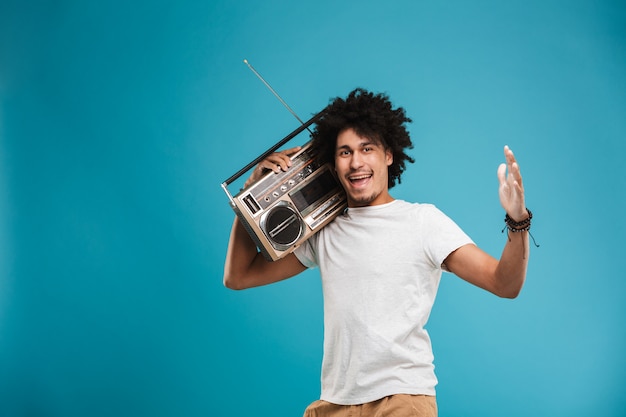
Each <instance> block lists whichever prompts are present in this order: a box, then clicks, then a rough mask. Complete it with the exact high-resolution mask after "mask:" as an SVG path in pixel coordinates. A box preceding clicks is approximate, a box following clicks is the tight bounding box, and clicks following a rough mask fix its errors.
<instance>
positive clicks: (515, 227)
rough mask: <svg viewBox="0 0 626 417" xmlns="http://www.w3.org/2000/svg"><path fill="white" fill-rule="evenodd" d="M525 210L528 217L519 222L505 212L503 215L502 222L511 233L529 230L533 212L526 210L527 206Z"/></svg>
mask: <svg viewBox="0 0 626 417" xmlns="http://www.w3.org/2000/svg"><path fill="white" fill-rule="evenodd" d="M526 211H528V217H527V218H526V219H524V220H522V221H520V222H516V221H515V220H513V219H512V218H511V216H509V214H508V213H507V214H506V216H505V217H504V223H505V224H506V228H507V229H509V230H510V231H511V232H513V233H517V232H527V231H529V230H530V222H531V220H532V218H533V212H532V211H530V210H528V208H526Z"/></svg>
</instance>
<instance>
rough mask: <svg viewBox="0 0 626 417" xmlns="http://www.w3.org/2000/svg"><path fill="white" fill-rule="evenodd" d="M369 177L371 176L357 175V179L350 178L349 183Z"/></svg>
mask: <svg viewBox="0 0 626 417" xmlns="http://www.w3.org/2000/svg"><path fill="white" fill-rule="evenodd" d="M369 177H371V175H359V176H358V177H350V181H357V180H364V179H365V178H369Z"/></svg>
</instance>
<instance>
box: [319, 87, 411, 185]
mask: <svg viewBox="0 0 626 417" xmlns="http://www.w3.org/2000/svg"><path fill="white" fill-rule="evenodd" d="M410 122H411V119H409V118H408V117H407V116H406V114H405V111H404V109H403V108H402V107H398V108H397V109H393V108H392V104H391V101H390V100H389V97H387V96H386V95H385V94H382V93H380V94H373V93H371V92H369V91H367V90H364V89H362V88H357V89H355V90H353V91H352V92H351V93H350V94H349V95H348V97H347V98H346V99H345V100H344V99H342V98H340V97H337V98H335V99H334V100H333V101H332V102H331V103H330V104H329V105H328V107H326V108H325V109H324V110H323V111H322V115H321V117H320V119H319V120H318V121H317V124H316V126H315V129H314V130H313V133H312V135H311V136H312V138H313V146H315V147H317V149H318V151H319V155H320V158H321V159H322V160H323V162H330V163H331V164H332V165H334V163H335V147H336V144H337V136H338V135H339V133H341V132H342V131H344V130H346V129H349V128H352V129H354V131H355V132H356V133H357V134H358V135H359V136H363V137H367V138H368V139H371V140H374V141H376V142H377V143H380V144H382V145H383V146H384V148H385V149H387V150H391V151H392V153H393V163H392V164H391V165H390V166H389V168H388V172H389V182H388V187H389V188H392V187H393V186H394V185H396V181H397V183H398V184H399V183H400V182H401V180H400V176H401V175H402V173H403V172H404V170H405V169H406V162H410V163H413V162H415V160H414V159H413V158H411V157H410V156H409V155H407V154H406V153H405V149H412V148H413V143H412V142H411V138H410V136H409V132H408V131H407V129H406V126H405V124H406V123H410Z"/></svg>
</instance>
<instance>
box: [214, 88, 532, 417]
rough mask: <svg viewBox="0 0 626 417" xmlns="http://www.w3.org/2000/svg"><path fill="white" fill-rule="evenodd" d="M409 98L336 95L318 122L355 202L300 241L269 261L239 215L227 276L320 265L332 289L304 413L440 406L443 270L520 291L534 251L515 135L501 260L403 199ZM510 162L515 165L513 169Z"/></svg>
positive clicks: (256, 278) (405, 411)
mask: <svg viewBox="0 0 626 417" xmlns="http://www.w3.org/2000/svg"><path fill="white" fill-rule="evenodd" d="M410 121H411V120H410V119H409V118H408V117H406V115H405V112H404V109H402V108H397V109H393V107H392V105H391V102H390V101H389V99H388V97H387V96H385V95H383V94H377V95H375V94H373V93H371V92H368V91H365V90H362V89H356V90H354V91H352V92H351V93H350V94H349V95H348V97H347V98H346V99H345V100H344V99H341V98H337V99H335V100H334V101H333V102H332V103H331V104H330V105H329V106H328V107H327V108H326V111H325V113H324V116H323V117H322V118H321V119H320V120H319V122H318V123H317V125H316V127H315V130H314V132H313V135H312V136H313V140H314V143H315V146H317V147H318V148H319V151H320V155H321V156H320V157H321V158H323V159H324V160H325V161H326V160H327V161H330V162H331V164H332V165H333V166H334V169H335V172H336V174H337V177H338V179H339V181H340V183H341V185H342V186H343V188H344V189H345V191H346V195H347V200H348V210H347V211H346V212H345V213H344V214H343V215H340V216H338V217H337V218H336V219H335V220H334V221H333V222H331V223H330V224H329V225H327V226H326V227H325V228H324V229H322V230H321V231H320V232H319V233H317V234H316V235H314V236H313V237H311V238H310V239H309V240H307V241H306V242H305V243H304V244H302V245H301V246H300V247H298V248H297V249H296V250H295V251H294V252H293V253H291V254H289V255H287V256H286V257H284V258H282V259H280V260H278V261H275V262H268V261H266V260H265V258H264V257H263V256H262V255H261V254H260V253H259V252H258V251H257V248H256V246H255V244H254V242H253V241H252V239H251V238H250V237H249V235H248V233H247V232H246V231H245V229H244V227H243V225H242V224H241V223H240V222H239V221H238V220H237V219H236V220H235V222H234V225H233V229H232V232H231V237H230V241H229V245H228V252H227V256H226V263H225V270H224V284H225V285H226V286H227V287H228V288H232V289H244V288H250V287H255V286H259V285H265V284H270V283H273V282H277V281H280V280H283V279H286V278H289V277H292V276H294V275H297V274H298V273H300V272H302V271H304V270H305V269H306V268H309V267H314V266H319V268H320V273H321V277H322V287H323V294H324V359H323V364H322V393H321V399H320V400H318V401H315V402H314V403H312V404H311V405H310V406H309V407H308V408H307V410H306V411H305V417H313V416H344V415H345V416H347V415H363V416H374V415H376V416H378V415H382V416H405V415H406V416H408V415H411V416H414V415H420V416H436V415H437V405H436V400H435V385H436V383H437V379H436V377H435V374H434V367H433V364H432V362H433V356H432V348H431V344H430V339H429V337H428V334H427V333H426V331H425V330H424V326H425V324H426V321H427V320H428V316H429V314H430V311H431V308H432V304H433V302H434V299H435V294H436V292H437V287H438V285H439V280H440V278H441V273H442V270H447V271H450V272H452V273H454V274H456V275H457V276H459V277H461V278H463V279H464V280H466V281H468V282H470V283H472V284H474V285H476V286H478V287H480V288H483V289H485V290H487V291H490V292H492V293H494V294H496V295H498V296H500V297H507V298H514V297H516V296H517V295H518V294H519V292H520V290H521V288H522V285H523V283H524V279H525V276H526V268H527V263H528V238H527V236H526V235H527V234H528V230H529V229H530V219H531V214H530V212H529V211H528V210H527V209H526V206H525V202H524V190H523V187H522V178H521V174H520V170H519V166H518V165H517V162H516V161H515V157H514V156H513V153H512V152H511V150H510V149H509V148H508V147H505V148H504V154H505V159H506V164H501V165H500V167H499V168H498V178H499V182H500V186H499V195H500V202H501V204H502V207H503V208H504V210H505V211H506V213H507V217H506V227H507V228H508V232H510V233H508V236H509V237H508V239H507V241H506V244H505V247H504V250H503V252H502V255H501V257H500V259H499V260H497V259H495V258H493V257H492V256H490V255H488V254H487V253H485V252H484V251H482V250H481V249H479V248H478V247H477V246H476V245H475V244H474V243H473V242H472V240H471V239H470V238H469V237H468V236H467V235H466V234H465V233H464V232H463V231H462V230H461V229H460V228H459V227H458V226H457V225H456V224H455V223H454V222H453V221H452V220H451V219H449V218H448V217H447V216H445V215H444V214H443V213H442V212H441V211H439V210H438V209H437V208H436V207H435V206H433V205H430V204H418V203H408V202H405V201H401V200H395V199H394V198H393V197H392V196H391V194H390V193H389V189H390V188H391V187H393V186H394V185H395V183H396V182H399V181H400V177H401V174H402V172H403V171H404V169H405V164H406V162H413V160H412V159H411V158H410V157H409V156H408V155H407V154H406V153H405V150H406V149H409V148H412V143H411V139H410V137H409V134H408V132H407V130H406V127H405V125H406V123H408V122H410ZM296 150H297V148H294V149H290V150H287V151H284V152H279V153H274V154H272V155H270V156H269V157H268V158H266V159H265V160H264V161H263V162H261V163H260V164H259V166H258V167H257V168H256V169H255V170H254V172H253V174H252V176H251V178H250V179H249V180H248V184H249V183H251V182H254V181H256V180H257V179H259V178H260V177H261V175H263V174H264V173H266V172H267V171H268V170H273V171H274V172H280V170H288V169H289V167H290V163H291V162H290V159H289V155H291V154H292V153H294V152H295V151H296ZM507 171H508V172H507Z"/></svg>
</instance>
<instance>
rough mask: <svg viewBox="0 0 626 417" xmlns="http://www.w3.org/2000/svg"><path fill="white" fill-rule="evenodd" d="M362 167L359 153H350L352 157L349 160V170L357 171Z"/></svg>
mask: <svg viewBox="0 0 626 417" xmlns="http://www.w3.org/2000/svg"><path fill="white" fill-rule="evenodd" d="M362 165H363V160H362V158H361V155H360V154H359V152H352V156H351V158H350V168H352V169H353V170H356V169H359V168H360V167H361V166H362Z"/></svg>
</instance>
